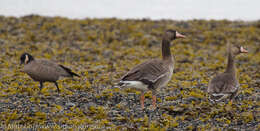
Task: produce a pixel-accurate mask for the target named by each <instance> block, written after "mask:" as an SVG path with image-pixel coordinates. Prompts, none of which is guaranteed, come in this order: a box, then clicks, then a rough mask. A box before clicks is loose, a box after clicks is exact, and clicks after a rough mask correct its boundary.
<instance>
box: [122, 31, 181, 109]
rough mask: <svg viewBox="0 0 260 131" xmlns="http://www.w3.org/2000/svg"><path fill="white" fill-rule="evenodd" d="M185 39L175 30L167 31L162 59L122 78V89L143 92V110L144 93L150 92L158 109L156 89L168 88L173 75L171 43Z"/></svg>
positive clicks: (143, 64)
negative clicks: (178, 39) (133, 89)
mask: <svg viewBox="0 0 260 131" xmlns="http://www.w3.org/2000/svg"><path fill="white" fill-rule="evenodd" d="M184 37H185V36H184V35H182V34H180V33H178V32H177V31H175V30H167V31H166V32H165V33H164V35H163V39H162V59H152V60H149V61H146V62H144V63H141V64H139V65H137V66H135V67H134V68H133V69H131V70H130V71H128V72H127V73H126V74H125V75H124V76H123V77H122V78H121V81H120V82H119V86H120V87H127V88H135V89H137V90H140V91H141V92H142V94H141V99H140V103H141V107H142V109H143V108H144V92H145V91H148V90H151V91H152V94H153V107H154V108H155V107H156V89H157V88H160V87H164V86H166V85H167V83H168V82H169V81H170V79H171V77H172V74H173V58H172V55H171V51H170V43H171V41H172V40H175V39H176V38H184Z"/></svg>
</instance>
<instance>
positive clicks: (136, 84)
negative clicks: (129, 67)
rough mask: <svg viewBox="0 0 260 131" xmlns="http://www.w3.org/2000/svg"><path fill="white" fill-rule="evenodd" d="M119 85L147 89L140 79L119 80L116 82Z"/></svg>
mask: <svg viewBox="0 0 260 131" xmlns="http://www.w3.org/2000/svg"><path fill="white" fill-rule="evenodd" d="M117 85H118V86H119V87H125V88H135V89H139V90H148V85H146V84H144V83H143V82H141V81H120V82H119V83H118V84H117Z"/></svg>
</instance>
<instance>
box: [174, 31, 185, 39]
mask: <svg viewBox="0 0 260 131" xmlns="http://www.w3.org/2000/svg"><path fill="white" fill-rule="evenodd" d="M185 37H186V36H185V35H182V34H180V33H179V32H176V38H185Z"/></svg>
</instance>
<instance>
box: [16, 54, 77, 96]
mask: <svg viewBox="0 0 260 131" xmlns="http://www.w3.org/2000/svg"><path fill="white" fill-rule="evenodd" d="M20 60H21V65H22V64H24V68H23V70H22V71H23V72H25V73H27V74H28V75H29V76H30V77H31V78H32V79H33V80H35V81H39V82H40V90H41V89H42V88H43V83H44V82H53V83H54V84H55V86H56V87H57V90H58V92H60V90H59V86H58V83H57V82H56V81H57V80H58V79H59V77H61V76H63V77H73V76H79V75H77V74H76V73H73V72H72V71H71V69H69V68H67V67H65V66H63V65H59V64H56V63H55V62H52V61H50V60H46V59H35V58H34V57H33V56H32V55H30V54H29V53H24V54H22V55H21V57H20Z"/></svg>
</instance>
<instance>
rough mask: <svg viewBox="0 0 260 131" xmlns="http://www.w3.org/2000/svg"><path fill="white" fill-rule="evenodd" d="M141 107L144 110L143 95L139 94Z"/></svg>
mask: <svg viewBox="0 0 260 131" xmlns="http://www.w3.org/2000/svg"><path fill="white" fill-rule="evenodd" d="M140 103H141V107H142V109H144V93H143V92H142V93H141V99H140Z"/></svg>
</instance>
